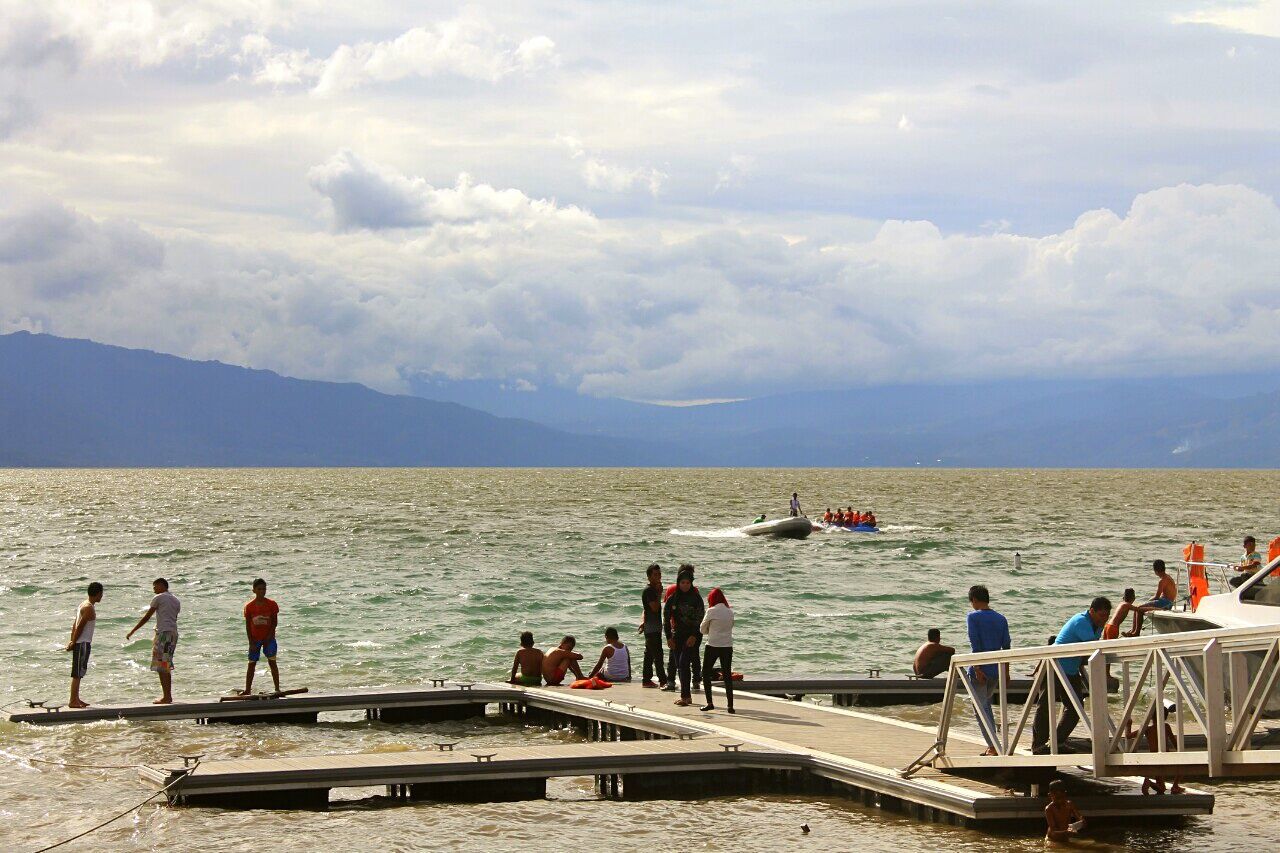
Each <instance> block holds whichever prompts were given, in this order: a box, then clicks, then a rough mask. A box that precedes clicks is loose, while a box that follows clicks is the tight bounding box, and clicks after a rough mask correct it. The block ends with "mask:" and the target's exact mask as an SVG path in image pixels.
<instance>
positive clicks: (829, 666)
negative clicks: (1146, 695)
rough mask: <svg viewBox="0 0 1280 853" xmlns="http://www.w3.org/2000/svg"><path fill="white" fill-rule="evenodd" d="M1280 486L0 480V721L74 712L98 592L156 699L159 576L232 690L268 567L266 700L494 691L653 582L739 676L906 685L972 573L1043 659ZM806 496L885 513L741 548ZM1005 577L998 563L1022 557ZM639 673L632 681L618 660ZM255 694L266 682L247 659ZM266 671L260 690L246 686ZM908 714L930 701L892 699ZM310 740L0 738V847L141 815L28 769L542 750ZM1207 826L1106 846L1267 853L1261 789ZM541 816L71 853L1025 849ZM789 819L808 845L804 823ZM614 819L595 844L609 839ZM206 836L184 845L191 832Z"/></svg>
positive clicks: (89, 691) (610, 476) (366, 813)
mask: <svg viewBox="0 0 1280 853" xmlns="http://www.w3.org/2000/svg"><path fill="white" fill-rule="evenodd" d="M1278 487H1280V473H1275V472H1221V471H1215V472H1195V471H1190V472H1186V471H1178V472H1165V471H1154V472H1147V471H1023V470H1016V471H940V470H905V471H903V470H568V471H564V470H552V471H536V470H492V469H484V470H323V471H312V470H251V471H236V470H194V471H186V470H124V471H0V666H2V667H3V670H2V671H3V673H4V674H3V676H0V704H4V703H8V702H15V701H18V700H21V699H22V698H24V697H25V698H38V699H48V700H57V701H59V702H63V701H65V699H66V690H67V670H68V667H69V661H68V655H67V654H66V653H64V652H63V651H62V647H63V645H65V643H66V638H67V633H68V629H69V627H70V622H71V619H72V616H73V614H74V611H75V608H76V606H77V605H78V604H79V602H80V601H81V600H82V599H83V597H84V587H85V586H86V585H87V584H88V582H89V581H91V580H99V581H101V582H102V583H104V584H105V585H106V597H105V600H104V601H103V602H102V604H101V605H100V606H99V608H98V614H99V616H98V628H97V636H96V637H95V640H94V652H93V662H92V665H91V668H90V671H89V675H88V677H87V678H86V679H85V684H84V690H83V692H84V696H85V698H86V699H88V700H89V701H91V702H119V701H138V700H144V699H150V698H154V696H156V695H158V692H157V687H156V681H155V677H154V675H152V674H151V673H150V672H149V671H148V665H149V656H150V632H151V628H150V626H148V627H147V628H145V629H144V630H143V631H140V632H139V633H138V634H137V635H135V638H134V640H133V641H131V642H125V639H124V635H125V633H126V632H127V631H128V629H129V628H130V627H132V625H133V623H134V622H135V621H136V619H137V618H138V616H139V615H140V613H141V612H142V611H143V610H145V608H146V605H147V602H148V601H149V599H150V597H151V592H150V581H151V579H152V578H154V577H157V576H165V577H167V578H169V579H170V581H171V583H172V589H173V591H174V592H175V593H176V594H177V595H178V596H179V597H180V598H181V600H182V605H183V606H182V617H181V620H180V629H181V642H180V645H179V647H178V653H177V657H176V665H177V669H176V675H175V685H176V686H175V692H176V694H177V695H178V696H179V697H194V696H203V695H211V694H218V693H224V692H226V691H228V690H230V689H233V688H235V687H236V686H237V685H239V684H241V683H242V681H243V677H244V628H243V622H242V621H241V618H240V608H241V607H242V606H243V604H244V602H245V601H246V600H247V599H248V598H249V597H250V595H251V592H250V589H249V584H250V581H251V580H252V579H253V578H254V577H256V576H263V577H265V578H266V579H267V580H268V582H269V584H270V589H269V595H270V596H271V597H272V598H274V599H275V600H276V601H277V602H279V604H280V607H281V615H280V631H279V636H280V658H279V660H280V665H281V669H282V671H283V675H284V681H285V686H286V687H290V686H295V687H296V686H304V685H305V686H308V687H310V688H311V689H313V690H316V689H322V688H343V687H357V686H375V685H399V684H412V683H418V682H423V681H424V680H425V679H427V678H429V677H432V676H440V677H450V678H454V677H467V678H472V679H490V680H501V679H502V678H504V677H505V674H506V672H507V671H508V670H509V667H510V661H511V655H512V652H513V651H514V649H515V647H516V641H517V635H518V633H519V632H520V631H521V630H523V629H526V628H527V629H529V630H532V631H533V632H534V634H535V636H536V637H537V640H538V642H539V645H546V644H548V643H551V642H553V641H555V640H558V638H559V637H560V635H562V634H564V633H573V634H576V635H577V636H578V638H579V642H580V644H581V645H582V646H584V647H585V648H586V649H587V650H588V652H589V653H591V654H594V649H595V648H596V647H597V646H598V645H599V644H600V642H602V640H601V635H602V632H603V630H604V628H606V627H608V626H610V625H616V626H619V627H620V628H621V629H622V633H623V639H624V640H627V639H628V638H629V637H634V634H633V633H632V632H633V631H634V626H635V625H636V624H637V623H638V621H639V616H640V606H639V598H640V590H641V589H642V587H643V584H644V568H645V566H646V565H647V564H648V563H650V562H655V561H656V562H658V563H661V564H662V565H663V567H664V568H666V569H667V570H668V571H667V578H668V580H670V579H672V578H673V576H674V568H675V566H676V565H677V564H679V563H680V562H686V561H687V562H692V563H694V564H695V565H696V566H697V567H698V585H699V586H700V587H701V588H702V589H703V591H704V593H705V592H706V591H707V590H709V589H710V588H711V587H713V586H720V587H722V588H723V589H724V590H725V592H726V594H727V596H728V598H729V601H730V603H731V604H732V605H733V606H734V608H735V610H736V612H737V615H738V625H737V628H736V630H735V646H736V647H735V651H734V664H735V669H738V670H740V671H743V672H746V673H748V674H749V675H750V674H784V673H788V672H796V673H859V672H861V671H865V670H866V669H867V668H869V667H873V666H876V667H882V668H883V669H885V671H886V675H887V674H888V673H890V672H895V671H896V672H903V671H905V670H906V669H907V668H909V660H910V655H911V653H912V652H913V651H914V649H915V647H916V646H917V645H918V644H919V642H920V641H921V639H922V637H923V635H924V633H925V630H926V629H927V628H929V627H934V626H936V627H939V628H940V629H941V630H942V633H943V641H944V642H951V643H952V644H954V645H963V643H964V616H965V613H966V611H967V603H966V601H965V591H966V590H967V588H968V587H969V585H970V584H973V583H986V584H987V585H988V586H989V587H990V588H991V592H992V596H993V604H994V606H996V607H997V608H998V609H1000V610H1001V611H1003V612H1004V613H1005V614H1006V615H1007V616H1008V617H1009V620H1010V623H1011V627H1012V633H1013V638H1014V643H1015V645H1031V644H1035V643H1040V642H1043V641H1044V639H1045V638H1046V636H1048V635H1049V634H1051V633H1053V632H1056V630H1057V628H1058V627H1059V625H1060V624H1061V622H1062V621H1063V619H1065V618H1066V617H1068V616H1070V615H1071V614H1072V613H1074V612H1077V611H1079V610H1081V609H1082V608H1083V607H1084V606H1085V605H1086V604H1087V603H1088V601H1089V599H1090V598H1091V597H1092V596H1094V595H1096V594H1107V595H1111V596H1112V597H1113V598H1117V599H1118V597H1119V593H1120V590H1121V589H1123V588H1124V587H1125V586H1134V587H1136V588H1138V590H1139V595H1145V594H1146V593H1147V591H1148V588H1151V589H1154V583H1153V577H1152V575H1151V572H1150V569H1149V565H1150V560H1151V559H1153V558H1155V557H1163V558H1164V559H1166V560H1169V561H1174V560H1176V559H1178V557H1179V554H1180V549H1181V546H1182V544H1184V543H1185V542H1186V541H1188V540H1189V539H1191V538H1197V539H1199V540H1200V541H1203V542H1206V543H1208V551H1209V555H1210V557H1211V558H1234V557H1235V556H1236V555H1237V554H1238V548H1239V540H1240V538H1241V537H1242V535H1243V534H1244V533H1246V532H1251V533H1254V534H1255V535H1257V537H1258V539H1259V540H1260V541H1266V540H1268V539H1269V538H1270V537H1271V536H1272V535H1274V534H1275V533H1276V532H1277V531H1276V530H1275V518H1274V500H1275V495H1276V493H1277V490H1278ZM794 490H798V491H799V492H800V493H801V498H802V501H803V502H804V505H805V508H806V511H808V512H809V514H810V515H814V514H816V513H819V512H821V510H822V509H823V508H825V507H826V506H827V505H832V506H834V505H836V504H841V505H847V504H853V505H854V506H855V507H858V508H871V509H874V510H875V512H876V514H877V515H878V516H879V518H880V521H881V525H882V527H883V528H884V530H885V533H884V534H883V535H881V536H878V537H871V536H849V535H834V534H833V535H815V536H814V537H812V538H810V539H809V540H807V541H803V542H792V541H779V542H773V541H759V540H754V539H747V538H743V537H738V536H734V535H733V534H732V529H733V528H734V527H736V526H738V525H741V524H745V523H747V522H749V521H750V520H751V519H752V518H753V517H754V516H755V515H756V514H758V513H760V512H767V513H769V514H770V516H774V515H778V514H781V513H782V512H783V511H784V509H785V505H786V497H787V496H789V495H790V493H791V492H792V491H794ZM1015 552H1020V553H1021V554H1022V568H1021V570H1020V571H1015V569H1014V559H1013V557H1014V553H1015ZM638 662H639V661H638V659H637V664H638ZM261 670H262V671H261V672H260V673H259V678H260V679H263V678H269V674H268V673H267V672H266V667H265V665H264V666H262V667H261ZM264 683H269V682H262V681H260V682H259V684H260V685H262V684H264ZM878 713H887V714H895V715H899V716H902V717H904V718H906V719H910V720H913V721H916V722H924V723H929V722H932V721H934V720H936V714H937V709H935V708H907V709H900V708H899V709H894V708H889V709H883V711H878ZM357 717H358V715H352V717H351V719H350V720H344V721H337V722H332V723H322V724H320V725H315V726H278V727H277V726H251V727H230V726H207V727H206V726H196V725H195V724H194V723H173V724H163V725H161V724H144V725H138V724H118V723H109V724H97V725H89V726H68V727H59V728H49V729H39V728H33V727H22V726H15V725H12V724H9V723H7V722H3V723H0V744H2V746H0V849H5V850H9V849H18V850H21V849H30V848H35V847H39V846H41V845H42V844H43V843H51V842H53V841H56V840H60V839H61V838H63V837H65V836H66V835H70V834H72V833H74V832H76V831H79V830H81V829H86V828H88V827H89V826H92V825H93V824H94V823H96V822H98V821H99V820H101V819H103V818H105V817H107V816H109V815H110V814H111V813H113V810H114V811H119V810H122V809H123V808H125V807H127V806H128V805H130V804H131V803H133V802H137V801H138V800H141V799H142V798H143V797H144V796H145V795H146V793H147V792H146V790H145V789H144V788H142V787H141V786H140V784H139V783H138V781H137V779H136V773H134V772H132V771H129V770H115V769H105V770H91V769H76V768H64V767H59V766H57V765H34V764H31V763H28V762H26V761H24V760H22V759H23V758H40V759H44V760H46V761H55V762H70V763H81V764H101V765H113V764H132V763H136V762H139V761H153V762H162V763H166V762H169V761H172V760H173V757H174V756H175V755H177V754H179V753H195V752H202V753H205V754H206V755H207V756H208V757H210V758H232V757H249V756H271V755H289V754H317V753H324V752H334V751H347V752H351V751H363V750H399V749H410V748H419V747H421V746H423V745H424V744H428V743H430V742H431V741H433V740H438V739H440V738H439V737H436V735H437V734H438V733H440V732H447V734H448V736H449V737H450V738H458V739H461V740H463V742H464V745H470V746H478V745H499V744H508V745H510V744H519V743H527V742H529V741H530V739H539V740H544V741H554V740H557V739H564V738H567V737H569V736H568V735H565V734H562V733H556V734H552V733H546V732H538V731H537V730H529V731H522V730H520V729H519V728H517V727H515V726H511V725H506V724H500V723H497V722H492V721H490V722H475V721H472V722H463V723H448V724H441V725H432V726H422V725H383V724H370V723H366V722H365V721H364V720H363V718H362V717H359V718H357ZM1208 787H1209V788H1210V789H1211V790H1213V791H1214V792H1215V793H1216V794H1217V796H1218V801H1217V813H1216V814H1215V815H1214V816H1213V817H1211V818H1204V819H1198V820H1195V821H1192V822H1190V823H1188V824H1186V825H1185V826H1183V827H1180V828H1174V829H1169V830H1163V831H1162V830H1155V829H1151V828H1144V829H1142V830H1140V831H1132V832H1126V831H1124V830H1123V829H1121V830H1113V831H1109V832H1107V833H1106V834H1105V835H1103V836H1102V841H1101V844H1102V845H1103V848H1104V849H1105V848H1108V847H1114V848H1115V849H1121V848H1130V849H1151V850H1156V849H1159V850H1187V851H1191V850H1208V849H1213V850H1241V849H1253V850H1264V849H1277V848H1280V825H1278V824H1277V822H1276V821H1275V819H1274V815H1275V811H1276V809H1277V807H1280V783H1261V784H1251V785H1215V786H1208ZM548 790H549V797H550V799H549V801H546V802H531V803H519V804H501V805H461V806H459V805H448V806H436V805H425V804H424V805H418V806H409V807H397V808H382V807H375V806H373V805H370V804H369V803H362V802H360V801H359V799H358V798H359V797H360V796H362V795H364V794H368V793H370V792H368V791H364V792H352V793H345V794H343V793H340V792H335V793H336V794H338V795H340V796H349V797H351V798H352V802H351V803H350V804H347V805H343V806H342V807H340V808H335V809H333V810H331V811H330V812H327V813H266V812H232V811H218V810H209V809H170V808H167V807H164V806H161V805H156V804H151V805H148V806H146V807H144V808H142V809H141V810H139V811H138V812H137V813H136V814H134V815H132V816H131V817H129V818H126V819H124V820H121V821H120V822H118V823H116V824H113V825H112V826H110V827H108V828H106V829H103V830H100V831H99V832H97V833H95V834H94V835H92V836H90V838H89V839H87V840H86V841H85V842H79V844H80V845H81V846H79V847H72V848H69V849H88V848H89V847H90V846H96V847H99V848H101V847H114V848H119V849H124V848H128V849H166V850H175V849H183V848H188V849H190V848H192V847H195V846H199V847H200V848H202V849H217V850H245V851H254V853H257V851H259V850H261V849H262V848H263V847H264V846H269V847H272V848H275V849H281V850H313V849H316V847H317V846H319V845H320V844H324V845H325V846H327V847H328V848H330V849H335V850H343V849H385V850H408V849H415V848H421V847H431V848H439V849H465V850H471V849H487V850H527V849H528V848H529V847H530V846H531V845H535V844H536V845H537V846H538V847H539V848H541V849H546V850H572V849H583V848H588V847H593V846H599V844H600V839H601V838H602V833H603V837H606V838H608V846H609V847H611V848H614V849H641V848H645V849H654V850H658V849H668V848H670V847H671V846H672V845H675V846H676V847H677V848H683V849H699V850H701V849H705V850H763V849H773V850H778V849H782V850H790V849H794V850H818V849H822V850H831V849H841V848H849V847H850V846H852V845H853V839H855V838H856V846H857V847H858V848H859V849H862V850H885V851H890V850H892V851H901V850H914V849H954V850H975V851H976V850H982V851H989V850H1033V849H1034V850H1039V849H1042V842H1041V840H1040V837H1039V836H1038V835H1036V834H1034V833H1021V832H1019V833H1012V834H1007V835H1001V836H998V837H994V838H993V837H992V836H990V835H987V834H985V833H978V832H972V831H966V830H959V829H955V828H951V827H942V826H935V825H926V824H919V823H915V822H913V821H910V820H907V819H904V818H900V817H897V816H893V815H885V814H881V813H879V812H876V811H874V810H865V809H862V808H860V807H858V806H854V805H851V804H849V803H847V802H845V801H842V800H831V801H827V800H814V799H808V798H802V797H764V798H760V797H745V798H730V799H723V800H712V801H704V802H693V803H685V802H639V803H616V802H605V801H600V800H597V799H596V798H595V797H594V795H593V792H592V788H591V780H590V779H581V780H552V782H551V784H550V785H549V789H548ZM802 823H808V824H809V825H810V827H812V833H811V834H809V835H807V836H802V835H801V834H800V831H799V826H800V824H802ZM601 827H607V829H603V830H602V829H601ZM197 839H198V844H197V841H196V840H197Z"/></svg>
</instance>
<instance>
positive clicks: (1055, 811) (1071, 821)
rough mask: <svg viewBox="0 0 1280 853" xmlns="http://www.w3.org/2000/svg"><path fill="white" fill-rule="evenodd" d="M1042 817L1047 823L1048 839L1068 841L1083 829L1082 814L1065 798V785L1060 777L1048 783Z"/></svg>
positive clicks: (1046, 835) (1046, 834) (1046, 836)
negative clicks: (1046, 803) (1046, 802)
mask: <svg viewBox="0 0 1280 853" xmlns="http://www.w3.org/2000/svg"><path fill="white" fill-rule="evenodd" d="M1044 819H1045V822H1046V823H1048V824H1049V829H1048V831H1047V832H1046V833H1045V838H1046V839H1047V840H1049V841H1070V840H1071V839H1073V838H1075V837H1076V836H1077V835H1079V834H1080V830H1082V829H1084V816H1083V815H1081V814H1080V810H1079V809H1077V808H1076V805H1075V803H1073V802H1071V800H1070V799H1068V798H1067V786H1066V785H1065V784H1064V783H1063V781H1062V780H1061V779H1054V780H1053V781H1052V782H1050V783H1049V805H1047V806H1045V807H1044Z"/></svg>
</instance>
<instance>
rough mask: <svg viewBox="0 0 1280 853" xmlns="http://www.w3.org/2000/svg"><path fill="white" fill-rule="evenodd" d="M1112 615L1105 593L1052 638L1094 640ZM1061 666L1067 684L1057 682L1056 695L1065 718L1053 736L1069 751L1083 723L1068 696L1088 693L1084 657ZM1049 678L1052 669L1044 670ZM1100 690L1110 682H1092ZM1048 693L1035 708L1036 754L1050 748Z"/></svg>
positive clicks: (1066, 660)
mask: <svg viewBox="0 0 1280 853" xmlns="http://www.w3.org/2000/svg"><path fill="white" fill-rule="evenodd" d="M1109 616H1111V601H1110V600H1109V599H1107V598H1103V597H1102V596H1098V597H1097V598H1095V599H1094V600H1093V601H1092V602H1090V604H1089V609H1088V610H1086V611H1084V612H1083V613H1077V614H1076V615H1075V616H1072V617H1071V618H1070V619H1068V620H1067V621H1066V624H1064V625H1063V626H1062V630H1061V631H1059V632H1058V637H1057V639H1055V640H1054V641H1053V643H1054V645H1056V646H1061V645H1064V644H1067V643H1092V642H1096V641H1097V640H1099V639H1100V638H1101V637H1102V629H1103V627H1104V626H1105V625H1106V624H1107V618H1108V617H1109ZM1058 663H1059V664H1060V665H1061V667H1062V672H1063V674H1064V675H1066V676H1067V681H1068V682H1069V686H1068V685H1064V684H1062V683H1061V682H1059V683H1058V684H1055V685H1054V687H1055V688H1056V689H1055V691H1054V695H1055V698H1056V699H1057V701H1058V702H1060V703H1062V718H1061V719H1060V720H1059V721H1058V730H1057V732H1056V733H1055V735H1054V739H1055V741H1056V743H1057V745H1058V751H1059V752H1067V751H1069V750H1068V749H1067V748H1066V747H1067V738H1068V737H1070V736H1071V733H1072V732H1073V731H1075V729H1076V724H1077V723H1079V722H1080V715H1079V714H1078V713H1077V712H1076V703H1075V702H1072V701H1071V698H1070V697H1069V696H1068V695H1067V690H1068V689H1070V690H1072V691H1074V692H1075V695H1076V697H1077V698H1078V699H1083V697H1084V695H1085V689H1084V679H1083V678H1081V676H1080V665H1081V664H1082V663H1084V658H1083V657H1073V658H1063V659H1062V660H1060V661H1059V662H1058ZM1044 677H1045V678H1046V679H1049V678H1055V677H1056V676H1055V675H1054V673H1053V670H1052V669H1050V670H1049V671H1048V672H1046V673H1045V676H1044ZM1093 686H1094V687H1095V688H1096V689H1098V690H1106V689H1107V685H1105V684H1095V685H1093ZM1048 744H1049V694H1048V691H1047V690H1046V691H1045V693H1044V694H1043V695H1042V696H1041V697H1040V707H1038V708H1036V721H1035V725H1034V726H1032V729H1031V752H1032V753H1033V754H1035V755H1047V754H1048V753H1049V752H1051V750H1050V749H1049V745H1048Z"/></svg>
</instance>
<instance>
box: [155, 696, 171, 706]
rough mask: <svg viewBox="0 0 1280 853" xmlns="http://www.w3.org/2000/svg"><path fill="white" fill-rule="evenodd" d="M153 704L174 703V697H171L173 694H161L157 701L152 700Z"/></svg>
mask: <svg viewBox="0 0 1280 853" xmlns="http://www.w3.org/2000/svg"><path fill="white" fill-rule="evenodd" d="M151 704H152V705H172V704H173V697H171V696H161V697H160V698H159V699H157V700H155V701H154V702H152V703H151Z"/></svg>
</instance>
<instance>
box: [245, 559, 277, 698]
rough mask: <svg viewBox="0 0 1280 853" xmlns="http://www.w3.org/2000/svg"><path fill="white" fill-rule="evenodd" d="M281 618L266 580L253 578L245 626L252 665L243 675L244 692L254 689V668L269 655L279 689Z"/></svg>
mask: <svg viewBox="0 0 1280 853" xmlns="http://www.w3.org/2000/svg"><path fill="white" fill-rule="evenodd" d="M279 622H280V605H278V604H276V603H275V602H274V601H272V600H271V599H269V598H267V582H266V581H265V580H263V579H262V578H258V579H257V580H255V581H254V582H253V598H251V599H249V603H248V604H246V605H245V606H244V630H245V633H246V634H248V635H249V669H248V671H247V672H246V673H245V676H244V690H242V691H240V695H241V696H249V695H250V694H252V693H253V672H254V670H255V669H257V668H258V658H260V657H261V656H262V655H266V656H267V666H269V667H271V681H272V682H273V683H274V684H275V686H276V692H277V693H279V692H280V669H279V668H278V667H277V666H276V652H277V650H278V644H277V643H276V627H277V625H279Z"/></svg>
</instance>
